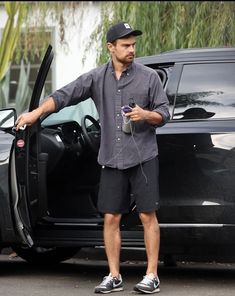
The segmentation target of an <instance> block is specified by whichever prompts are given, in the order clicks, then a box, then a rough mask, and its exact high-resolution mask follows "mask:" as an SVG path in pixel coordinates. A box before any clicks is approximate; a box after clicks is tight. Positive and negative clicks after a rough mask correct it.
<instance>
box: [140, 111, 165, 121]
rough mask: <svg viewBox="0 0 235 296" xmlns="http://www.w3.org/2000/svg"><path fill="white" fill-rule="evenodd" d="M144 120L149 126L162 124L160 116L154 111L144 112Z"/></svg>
mask: <svg viewBox="0 0 235 296" xmlns="http://www.w3.org/2000/svg"><path fill="white" fill-rule="evenodd" d="M144 120H145V121H147V122H148V123H149V124H152V125H158V124H160V123H161V122H162V120H163V118H162V115H161V114H160V113H158V112H155V111H148V110H144Z"/></svg>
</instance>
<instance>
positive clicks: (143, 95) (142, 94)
mask: <svg viewBox="0 0 235 296" xmlns="http://www.w3.org/2000/svg"><path fill="white" fill-rule="evenodd" d="M130 98H132V99H133V101H134V102H135V103H136V104H137V105H139V106H140V107H141V108H148V107H149V96H148V90H147V89H144V88H142V89H140V90H139V89H136V91H132V92H131V93H130Z"/></svg>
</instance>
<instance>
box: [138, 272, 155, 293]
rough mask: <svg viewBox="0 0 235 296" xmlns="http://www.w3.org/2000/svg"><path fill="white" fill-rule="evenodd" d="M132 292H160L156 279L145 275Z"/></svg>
mask: <svg viewBox="0 0 235 296" xmlns="http://www.w3.org/2000/svg"><path fill="white" fill-rule="evenodd" d="M134 291H136V292H141V293H146V294H153V293H158V292H160V280H159V278H158V277H154V278H152V277H149V276H148V275H145V276H144V277H143V280H142V281H141V282H139V283H138V284H137V285H135V287H134Z"/></svg>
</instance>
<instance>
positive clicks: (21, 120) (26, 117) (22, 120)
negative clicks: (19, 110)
mask: <svg viewBox="0 0 235 296" xmlns="http://www.w3.org/2000/svg"><path fill="white" fill-rule="evenodd" d="M40 116H41V111H40V108H37V109H35V110H33V111H31V112H28V113H24V114H21V115H20V116H19V117H18V118H17V120H16V130H17V131H18V130H19V129H20V128H21V127H23V126H24V125H32V124H33V123H34V122H36V121H37V120H38V118H39V117H40Z"/></svg>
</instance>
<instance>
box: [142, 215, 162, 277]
mask: <svg viewBox="0 0 235 296" xmlns="http://www.w3.org/2000/svg"><path fill="white" fill-rule="evenodd" d="M139 216H140V219H141V222H142V224H143V227H144V242H145V248H146V254H147V260H148V265H147V271H146V274H152V273H153V274H154V275H155V276H157V268H158V256H159V249H160V227H159V224H158V220H157V217H156V213H155V211H154V212H149V213H140V215H139Z"/></svg>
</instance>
